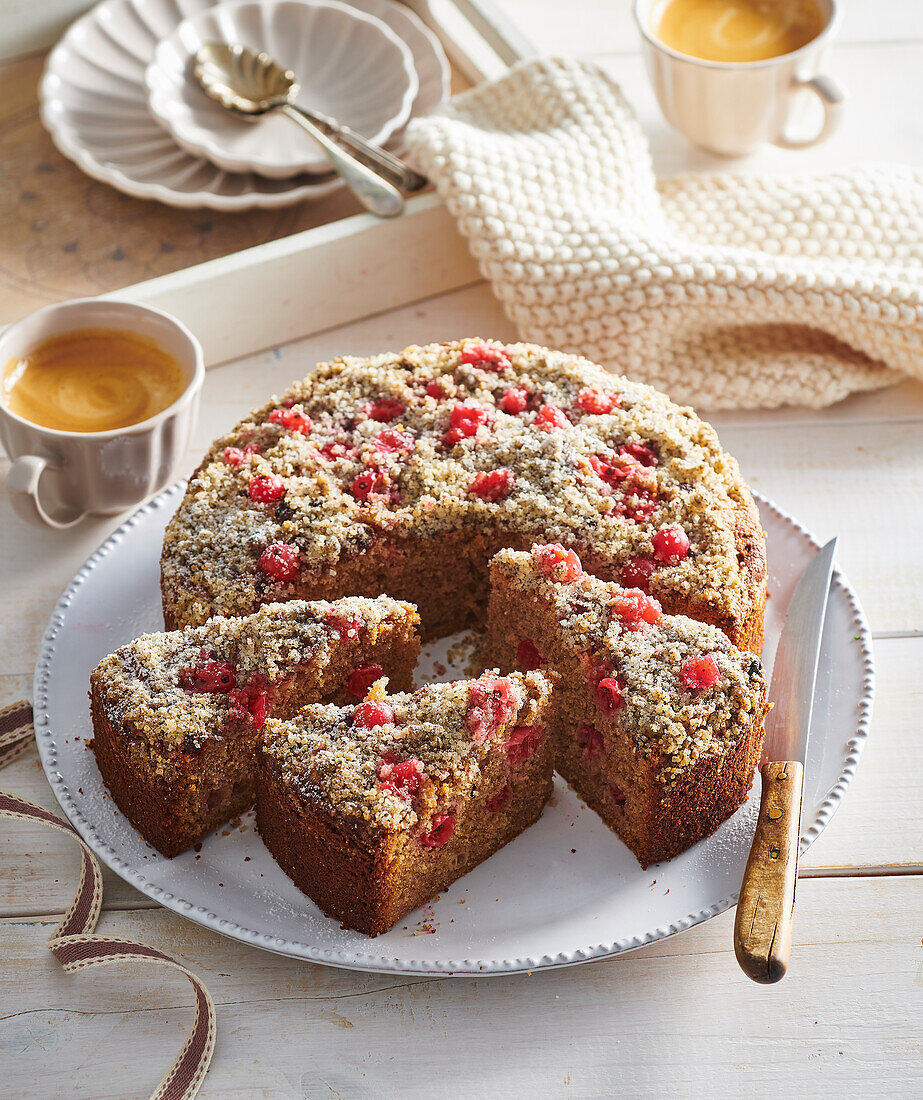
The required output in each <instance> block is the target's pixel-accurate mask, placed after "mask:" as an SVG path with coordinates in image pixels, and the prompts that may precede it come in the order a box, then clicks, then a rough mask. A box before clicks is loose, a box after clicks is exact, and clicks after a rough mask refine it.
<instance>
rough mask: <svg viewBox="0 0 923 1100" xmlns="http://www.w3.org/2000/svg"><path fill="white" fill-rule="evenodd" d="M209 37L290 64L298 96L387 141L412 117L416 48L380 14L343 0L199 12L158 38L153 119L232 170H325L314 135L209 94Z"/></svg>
mask: <svg viewBox="0 0 923 1100" xmlns="http://www.w3.org/2000/svg"><path fill="white" fill-rule="evenodd" d="M206 42H224V43H227V44H229V45H234V44H235V43H238V42H239V43H242V44H243V45H245V46H249V47H250V48H251V49H255V50H258V51H265V52H266V53H267V54H269V56H270V57H272V58H273V59H274V60H275V61H278V62H279V63H280V64H281V65H282V66H283V67H284V68H287V69H291V70H292V71H293V72H294V73H295V78H296V80H297V81H298V83H299V85H300V91H299V92H298V95H297V97H296V100H295V102H296V103H299V104H301V105H302V106H305V107H313V108H314V109H315V110H317V111H320V112H321V113H323V114H327V115H331V116H333V117H334V118H336V119H337V120H338V121H339V122H341V123H343V124H344V125H346V126H349V127H350V128H351V129H353V130H355V131H356V132H357V133H360V134H362V135H363V137H367V138H369V139H370V140H371V141H374V142H377V143H378V144H379V145H380V144H383V143H384V142H385V141H387V140H388V138H389V137H390V136H391V135H392V134H393V133H394V132H395V130H397V129H398V128H399V127H400V126H403V124H404V123H405V122H406V121H407V119H408V118H409V116H410V109H411V106H412V104H413V101H414V97H415V96H416V94H417V91H418V89H419V80H418V78H417V74H416V70H415V68H414V61H413V54H412V53H411V50H410V48H409V47H408V46H407V45H406V44H405V43H404V42H403V41H402V40H401V39H400V38H399V37H398V36H397V35H396V34H395V33H394V31H393V30H391V28H390V27H388V26H387V24H385V23H384V22H382V21H381V20H380V19H376V18H375V17H374V16H371V15H367V14H365V13H364V12H360V11H358V10H356V9H355V8H351V7H348V6H347V5H345V4H341V3H338V2H337V0H261V2H259V3H254V2H245V3H233V4H220V5H218V6H217V7H215V8H208V9H206V10H205V11H202V12H199V13H198V14H197V15H195V16H192V17H191V18H189V19H185V20H183V22H182V23H180V25H179V26H178V27H177V28H176V29H175V30H174V31H173V33H172V34H170V35H169V36H168V37H167V38H165V39H164V40H163V41H162V42H160V43H159V44H158V46H157V48H156V49H155V50H154V57H153V59H152V61H151V63H150V65H148V67H147V69H146V71H145V74H144V81H145V84H146V86H147V90H148V106H149V107H150V110H151V113H152V114H153V115H154V117H155V119H157V121H158V122H160V123H161V124H162V125H163V126H164V128H165V129H166V130H167V131H168V132H169V133H170V135H171V136H172V137H173V140H174V141H175V142H176V143H177V145H179V146H180V148H182V149H185V150H186V152H188V153H192V154H194V155H198V156H204V157H206V158H207V159H208V160H210V161H211V162H212V163H213V164H216V165H217V166H218V167H219V168H223V169H225V170H226V171H228V172H258V173H259V174H260V175H263V176H266V177H268V178H270V179H288V178H290V177H291V176H295V175H297V174H299V173H300V172H317V173H320V172H327V171H329V170H330V163H329V161H328V160H327V158H326V156H325V155H324V153H323V151H322V150H321V149H320V147H319V146H318V145H316V144H315V143H314V142H313V141H312V140H311V137H310V135H308V134H306V133H304V131H299V129H298V127H296V126H295V125H294V124H293V123H292V121H291V120H290V119H287V118H285V117H284V116H282V115H279V114H269V115H263V116H259V117H254V118H249V117H247V116H242V115H238V114H235V113H234V112H232V111H229V110H227V109H226V108H224V107H222V106H221V105H220V104H218V103H216V102H215V101H214V100H212V99H210V98H209V97H208V96H207V95H206V94H205V92H204V91H203V90H202V88H201V87H200V86H199V83H198V81H197V80H196V78H195V74H194V72H193V67H194V59H195V54H196V51H197V50H198V49H199V47H200V46H201V45H203V44H204V43H206Z"/></svg>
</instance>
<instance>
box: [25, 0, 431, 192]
mask: <svg viewBox="0 0 923 1100" xmlns="http://www.w3.org/2000/svg"><path fill="white" fill-rule="evenodd" d="M210 2H211V0H103V2H102V3H100V4H97V5H96V7H95V8H93V9H91V10H90V11H89V12H87V13H86V15H84V16H82V17H81V18H80V19H78V20H77V21H76V22H75V23H74V24H72V26H71V27H70V28H69V29H68V30H67V32H66V33H65V35H64V37H63V38H62V39H61V41H60V42H59V43H58V44H57V46H55V48H54V49H53V50H52V51H51V53H50V55H49V57H48V62H47V64H46V66H45V72H44V75H43V76H42V82H41V85H40V87H39V98H40V101H41V117H42V122H43V124H44V126H45V128H46V129H47V130H48V132H49V133H50V134H51V138H52V140H53V141H54V143H55V145H56V146H57V147H58V149H59V150H60V152H61V153H63V154H64V156H66V157H69V158H70V160H72V161H73V162H74V163H75V164H76V165H77V166H78V167H79V168H81V169H83V171H84V172H86V173H87V175H89V176H92V177H93V178H94V179H98V180H101V181H102V182H103V183H108V184H111V186H113V187H115V188H117V189H118V190H119V191H124V192H125V193H126V194H127V195H133V196H134V197H135V198H139V199H156V200H157V201H159V202H163V203H166V204H167V205H168V206H180V207H200V206H204V207H208V208H210V209H212V210H223V211H236V210H249V209H251V208H253V207H261V208H268V207H281V206H290V205H291V204H292V203H296V202H303V201H305V200H306V199H316V198H321V197H322V196H324V195H328V194H330V193H331V192H332V191H336V190H337V189H338V188H340V187H342V186H343V183H342V181H341V180H340V179H339V178H338V177H336V176H333V175H325V176H316V175H311V174H309V173H303V174H301V175H298V176H294V177H293V178H291V179H287V180H271V179H266V178H265V177H263V176H258V175H256V173H253V172H225V171H223V170H222V169H220V168H217V167H216V166H215V165H214V164H212V163H211V162H210V161H208V160H206V159H205V158H204V157H194V156H192V155H191V154H189V153H187V152H185V150H183V149H180V148H179V147H178V146H177V145H176V143H175V142H174V141H173V139H172V138H171V137H170V135H169V134H168V133H167V132H166V130H164V129H162V128H161V126H160V125H159V124H158V123H157V121H156V120H155V119H154V118H153V116H152V115H151V113H150V111H149V110H148V106H147V89H146V88H145V86H144V71H145V69H146V68H147V66H148V64H149V63H150V61H151V58H152V57H153V55H154V49H155V47H156V46H157V43H158V42H159V41H160V40H161V39H162V38H166V37H167V35H169V34H172V32H173V31H174V30H175V29H176V27H178V26H179V24H180V23H181V22H182V21H183V20H184V19H186V18H188V17H190V16H193V15H195V14H197V13H198V12H200V11H202V10H203V9H204V8H207V7H209V6H210ZM349 2H350V6H351V7H354V8H356V9H358V10H359V11H363V12H366V13H367V14H369V15H372V16H374V17H375V18H377V19H380V20H381V21H382V22H383V23H386V24H387V25H388V26H389V27H391V29H392V30H393V31H395V32H396V34H397V35H398V36H399V37H400V38H401V39H403V41H404V42H406V43H407V45H408V46H409V47H410V51H411V53H412V54H413V57H414V67H415V68H416V71H417V76H418V78H419V81H420V90H419V92H418V93H417V96H416V99H415V100H414V103H413V108H412V110H411V117H415V116H417V115H424V114H427V113H428V112H429V111H431V110H432V109H433V108H434V107H435V106H436V105H437V104H438V103H440V102H441V101H442V100H443V99H444V98H445V97H446V95H447V94H448V86H449V63H448V61H447V60H446V56H445V54H444V52H443V50H442V47H441V46H440V44H439V41H438V39H437V38H436V36H435V35H434V34H433V33H432V32H431V31H430V30H429V29H428V28H427V27H426V26H424V24H423V23H422V22H421V21H420V20H419V19H418V18H417V17H416V16H415V15H414V14H413V13H412V12H410V11H408V9H407V8H405V7H403V6H402V5H400V4H398V3H395V2H394V0H349ZM402 135H403V131H401V132H399V133H397V134H395V135H394V137H393V138H392V139H391V142H389V148H391V149H397V148H399V147H400V144H401V140H402Z"/></svg>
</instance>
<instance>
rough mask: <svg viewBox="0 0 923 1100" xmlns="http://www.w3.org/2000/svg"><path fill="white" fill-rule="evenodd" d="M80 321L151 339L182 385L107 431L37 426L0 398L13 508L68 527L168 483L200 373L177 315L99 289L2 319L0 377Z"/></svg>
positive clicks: (193, 411)
mask: <svg viewBox="0 0 923 1100" xmlns="http://www.w3.org/2000/svg"><path fill="white" fill-rule="evenodd" d="M82 328H108V329H117V330H120V331H123V332H131V333H133V334H135V335H137V336H144V337H147V338H148V339H151V340H154V341H156V343H157V344H159V345H160V347H162V348H163V349H164V351H167V352H169V353H170V354H171V355H172V356H173V357H174V358H175V359H176V361H177V362H178V363H179V364H180V366H181V367H182V369H183V371H184V373H185V377H186V388H185V389H184V390H183V392H182V394H181V395H180V397H179V398H178V399H177V400H176V401H174V402H173V404H172V405H170V406H168V407H167V408H166V409H164V410H163V411H162V412H159V413H157V415H156V416H152V417H150V418H149V419H147V420H142V421H141V422H140V423H138V424H130V425H129V426H128V427H125V428H115V429H113V430H112V431H107V432H65V431H59V430H57V429H55V428H45V427H43V426H42V425H41V424H33V423H32V422H31V421H30V420H25V419H24V418H23V417H21V416H17V415H16V413H14V412H12V410H10V409H9V408H7V406H6V405H5V404H4V403H3V401H2V400H0V439H2V441H3V446H4V447H5V448H6V452H7V454H8V455H9V456H10V459H11V461H12V466H11V467H10V470H9V473H8V474H7V477H6V487H7V489H8V490H9V491H10V493H11V494H12V496H13V504H14V507H15V508H16V511H17V513H18V514H19V515H20V516H22V517H23V518H24V519H27V520H31V521H32V522H37V523H44V524H47V525H48V526H49V527H70V526H72V525H73V524H75V523H79V521H80V520H81V519H83V517H84V516H86V515H88V514H91V513H92V514H99V515H114V514H115V513H117V512H122V511H124V510H125V509H126V508H130V507H132V506H133V505H135V504H138V503H139V502H140V501H142V500H144V499H145V498H146V497H149V496H150V495H151V494H152V493H156V492H159V490H161V489H163V488H164V486H166V485H168V484H169V483H170V480H171V477H172V475H173V469H174V466H175V464H176V461H177V459H179V458H180V457H181V456H182V455H183V453H184V452H185V450H186V448H187V447H188V445H189V441H190V437H191V435H192V431H193V429H194V427H195V421H196V417H197V415H198V411H199V395H200V393H201V390H202V382H203V380H204V378H205V365H204V363H203V358H202V348H201V346H200V344H199V342H198V340H197V339H196V338H195V337H194V336H193V335H192V333H191V332H190V331H189V329H187V328H186V326H185V325H183V324H182V323H181V322H180V321H178V320H176V318H175V317H171V316H170V315H169V314H167V313H162V312H161V311H160V310H157V309H151V308H150V307H148V306H141V305H135V304H134V303H132V302H118V301H109V300H104V299H100V298H78V299H75V300H74V301H71V302H63V303H61V304H60V305H53V306H47V307H46V308H45V309H40V310H38V311H37V312H36V313H32V314H30V315H29V316H28V317H25V318H23V319H22V320H21V321H17V322H16V323H15V324H13V325H10V326H9V328H7V329H6V331H5V332H3V333H2V335H0V376H2V373H3V371H4V370H5V369H6V364H7V363H8V362H9V361H10V359H13V358H15V357H16V356H19V355H23V354H25V353H26V352H28V351H30V350H31V349H32V348H34V347H35V346H36V345H37V344H40V343H41V342H42V341H43V340H47V339H49V338H50V337H52V336H57V335H59V334H61V333H63V332H70V331H72V330H74V329H82Z"/></svg>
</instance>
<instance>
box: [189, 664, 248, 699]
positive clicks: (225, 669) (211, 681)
mask: <svg viewBox="0 0 923 1100" xmlns="http://www.w3.org/2000/svg"><path fill="white" fill-rule="evenodd" d="M179 680H180V683H181V684H182V685H183V688H184V689H185V690H186V691H188V692H190V693H192V694H195V695H201V694H206V693H207V694H210V695H212V694H214V695H222V694H226V693H227V692H229V691H231V690H232V689H233V688H234V687H236V685H237V678H236V676H235V675H234V666H233V665H231V664H230V663H229V662H228V661H218V660H215V661H206V662H205V664H204V665H199V666H198V667H195V668H184V669H182V670H181V671H180V674H179Z"/></svg>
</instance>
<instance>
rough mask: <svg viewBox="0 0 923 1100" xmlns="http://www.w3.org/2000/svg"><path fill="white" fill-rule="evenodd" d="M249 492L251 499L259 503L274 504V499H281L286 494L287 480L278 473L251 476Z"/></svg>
mask: <svg viewBox="0 0 923 1100" xmlns="http://www.w3.org/2000/svg"><path fill="white" fill-rule="evenodd" d="M247 492H248V493H249V494H250V499H251V500H255V501H256V503H257V504H272V502H273V501H274V500H281V499H282V497H284V496H285V482H284V481H283V480H282V478H281V477H279V475H278V474H265V475H264V476H263V477H254V478H251V479H250V484H249V485H248V486H247Z"/></svg>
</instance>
